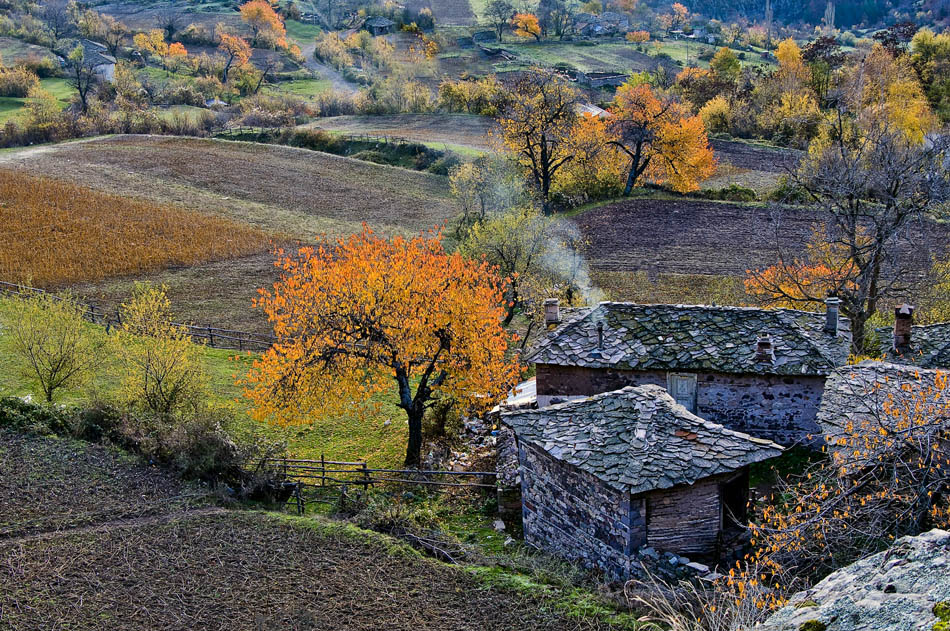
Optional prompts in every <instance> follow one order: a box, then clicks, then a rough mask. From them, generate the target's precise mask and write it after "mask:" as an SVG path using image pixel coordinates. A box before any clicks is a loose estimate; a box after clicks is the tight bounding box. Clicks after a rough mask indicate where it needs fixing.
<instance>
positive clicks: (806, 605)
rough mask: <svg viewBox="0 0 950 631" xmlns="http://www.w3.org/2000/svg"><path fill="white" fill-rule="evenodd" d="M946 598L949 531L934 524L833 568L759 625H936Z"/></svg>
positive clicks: (831, 629) (863, 629)
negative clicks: (873, 552) (874, 552)
mask: <svg viewBox="0 0 950 631" xmlns="http://www.w3.org/2000/svg"><path fill="white" fill-rule="evenodd" d="M948 601H950V532H947V531H946V530H931V531H930V532H927V533H924V534H922V535H919V536H917V537H903V538H901V539H898V540H897V542H896V543H895V544H894V545H893V546H892V547H891V548H890V549H889V550H887V551H885V552H881V553H878V554H875V555H872V556H869V557H867V558H866V559H862V560H860V561H857V562H856V563H853V564H851V565H849V566H848V567H845V568H842V569H840V570H838V571H836V572H833V573H832V574H829V575H828V576H827V577H826V578H825V579H824V580H822V581H821V582H819V583H818V584H817V585H815V586H814V587H812V588H811V589H808V590H805V591H802V592H798V593H796V594H795V595H793V596H792V597H791V599H790V600H789V604H788V606H786V607H783V608H782V609H780V610H778V611H777V612H776V613H775V614H774V615H772V616H771V617H770V618H769V619H768V620H767V621H766V622H765V623H763V624H762V625H760V626H758V627H756V630H757V631H800V630H801V629H822V630H824V631H932V630H933V629H937V628H940V626H939V623H941V622H943V623H947V622H950V621H948V620H946V619H945V618H948V617H950V615H947V612H948V611H950V606H948ZM935 612H936V613H935ZM938 616H939V617H938Z"/></svg>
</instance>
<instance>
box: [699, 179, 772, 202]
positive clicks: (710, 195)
mask: <svg viewBox="0 0 950 631" xmlns="http://www.w3.org/2000/svg"><path fill="white" fill-rule="evenodd" d="M695 196H696V197H701V198H703V199H718V200H724V201H730V202H754V201H755V200H756V198H757V197H758V196H757V195H756V192H755V191H754V190H753V189H751V188H747V187H745V186H740V185H739V184H736V183H732V184H730V185H729V186H725V187H723V188H720V189H718V190H712V189H706V190H703V191H700V192H698V193H695Z"/></svg>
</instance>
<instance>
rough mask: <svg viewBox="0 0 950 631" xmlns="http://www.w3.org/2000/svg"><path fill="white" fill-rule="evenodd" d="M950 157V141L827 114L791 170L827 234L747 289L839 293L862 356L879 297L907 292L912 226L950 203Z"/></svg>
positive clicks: (787, 295)
mask: <svg viewBox="0 0 950 631" xmlns="http://www.w3.org/2000/svg"><path fill="white" fill-rule="evenodd" d="M948 157H950V140H948V139H947V138H934V139H932V140H931V141H929V142H928V143H926V144H924V143H919V144H918V143H915V142H913V141H911V140H909V139H908V138H907V136H906V135H905V134H904V132H903V130H901V129H900V128H899V127H898V126H896V125H894V124H893V123H891V122H889V121H888V120H887V119H884V118H876V119H871V120H870V121H868V122H866V123H865V124H864V126H859V125H857V124H856V123H855V122H854V121H853V120H849V119H848V118H846V114H844V113H842V115H841V116H837V117H835V118H832V119H830V120H829V121H828V122H827V124H826V127H825V128H824V129H823V130H822V132H821V134H820V135H819V137H818V138H816V139H815V140H814V141H813V142H812V146H811V149H810V155H809V156H808V157H807V158H806V159H805V161H804V162H803V164H802V167H801V168H800V169H799V171H797V172H795V173H793V174H791V176H790V182H791V184H792V185H793V187H795V188H797V189H798V190H800V191H802V192H803V193H804V195H805V196H806V197H807V199H808V200H809V201H811V202H813V205H814V206H815V210H814V213H815V216H816V220H817V221H820V222H822V223H823V224H824V227H823V230H822V233H823V234H820V237H819V238H820V241H819V242H818V243H816V244H815V245H813V246H812V247H811V249H810V250H809V252H808V253H807V257H806V259H805V260H804V261H802V260H800V259H799V257H797V256H796V255H795V254H790V253H787V252H783V251H781V250H779V256H778V259H779V260H778V263H776V264H775V265H774V266H771V267H769V268H767V269H764V270H758V271H752V272H750V278H749V281H748V283H747V287H748V288H749V291H750V292H751V293H752V294H753V295H755V296H758V297H759V299H760V301H762V302H764V303H766V304H798V305H807V304H816V303H818V302H820V301H822V300H823V299H824V298H825V296H826V295H827V293H828V292H831V293H834V294H835V295H837V296H838V298H839V299H841V311H842V313H843V314H844V315H846V316H847V317H848V318H849V319H850V320H851V331H852V340H853V348H854V352H855V353H856V354H861V353H863V352H864V340H865V325H866V324H867V322H868V320H869V319H870V317H871V316H872V315H873V314H874V313H876V312H877V310H878V305H879V303H880V302H881V300H883V299H885V298H887V297H888V296H894V297H897V296H899V295H901V294H903V293H904V292H905V291H906V289H907V286H906V284H905V282H906V281H905V279H906V274H905V273H904V270H903V268H902V262H901V256H900V255H901V250H902V248H901V244H902V242H903V243H904V244H905V245H906V243H907V240H908V237H907V235H906V228H907V227H908V226H909V225H910V224H911V223H912V222H914V221H919V220H922V219H923V218H925V217H927V216H928V215H929V214H930V213H932V212H933V211H935V210H937V209H938V208H939V207H940V206H941V204H943V203H945V202H947V201H948V200H950V171H948V169H947V166H946V165H947V160H948ZM904 249H906V247H905V248H904Z"/></svg>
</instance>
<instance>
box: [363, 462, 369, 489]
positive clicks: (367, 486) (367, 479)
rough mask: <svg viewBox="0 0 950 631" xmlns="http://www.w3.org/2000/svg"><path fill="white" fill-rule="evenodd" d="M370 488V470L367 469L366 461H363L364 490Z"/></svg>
mask: <svg viewBox="0 0 950 631" xmlns="http://www.w3.org/2000/svg"><path fill="white" fill-rule="evenodd" d="M368 490H369V471H367V470H366V463H365V462H364V463H363V492H364V493H365V492H366V491H368Z"/></svg>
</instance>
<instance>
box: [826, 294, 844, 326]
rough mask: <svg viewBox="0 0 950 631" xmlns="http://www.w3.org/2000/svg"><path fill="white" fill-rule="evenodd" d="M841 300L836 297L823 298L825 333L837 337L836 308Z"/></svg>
mask: <svg viewBox="0 0 950 631" xmlns="http://www.w3.org/2000/svg"><path fill="white" fill-rule="evenodd" d="M839 305H841V300H839V299H838V297H837V296H828V297H827V298H825V333H827V334H828V335H838V307H839Z"/></svg>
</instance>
